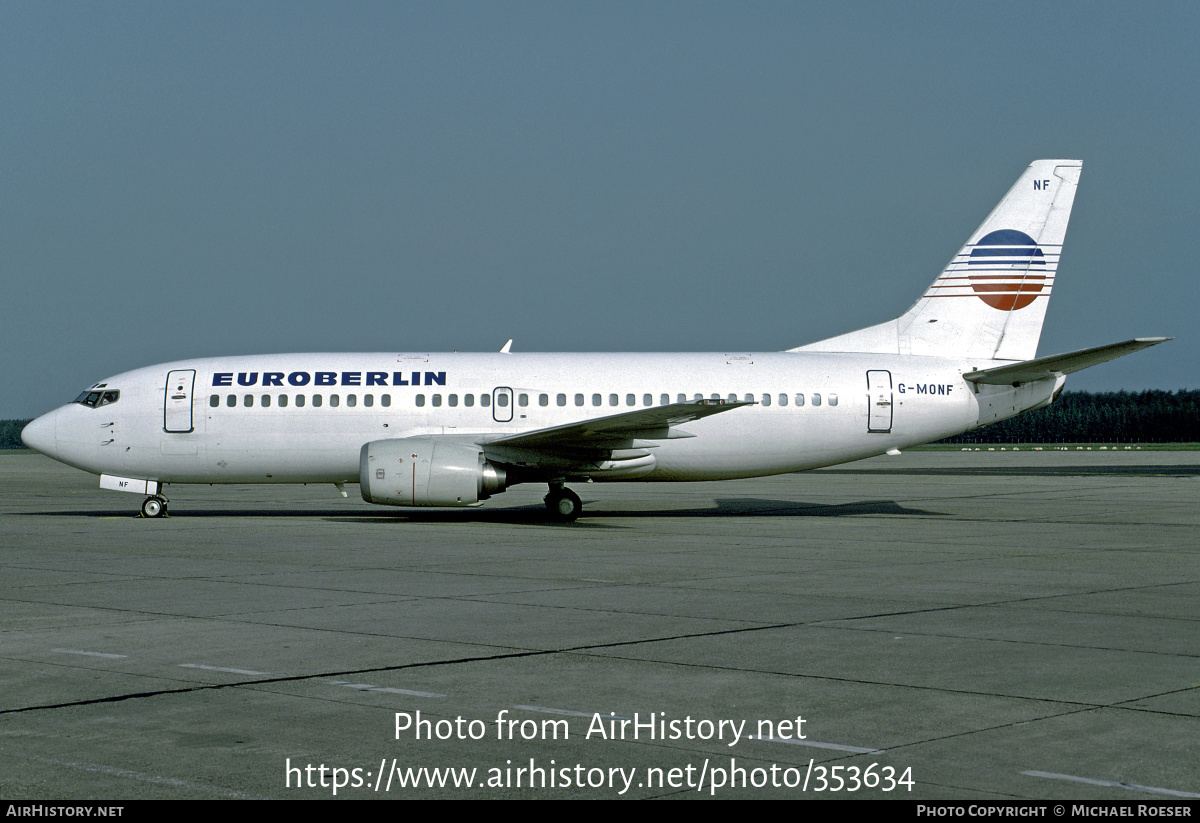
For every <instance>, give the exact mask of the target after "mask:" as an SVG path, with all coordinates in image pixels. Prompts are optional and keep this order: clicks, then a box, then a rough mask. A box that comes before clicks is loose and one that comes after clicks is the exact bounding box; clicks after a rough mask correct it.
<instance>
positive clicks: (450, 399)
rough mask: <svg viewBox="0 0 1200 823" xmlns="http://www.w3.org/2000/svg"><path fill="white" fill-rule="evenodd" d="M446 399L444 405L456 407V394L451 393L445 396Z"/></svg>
mask: <svg viewBox="0 0 1200 823" xmlns="http://www.w3.org/2000/svg"><path fill="white" fill-rule="evenodd" d="M446 401H447V402H446V405H448V406H454V407H457V406H458V395H457V394H452V395H450V396H449V397H447V398H446Z"/></svg>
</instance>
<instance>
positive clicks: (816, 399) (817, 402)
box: [813, 394, 821, 406]
mask: <svg viewBox="0 0 1200 823" xmlns="http://www.w3.org/2000/svg"><path fill="white" fill-rule="evenodd" d="M813 405H814V406H819V405H821V395H819V394H814V395H813Z"/></svg>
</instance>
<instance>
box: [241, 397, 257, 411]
mask: <svg viewBox="0 0 1200 823" xmlns="http://www.w3.org/2000/svg"><path fill="white" fill-rule="evenodd" d="M242 405H243V406H245V407H246V408H250V407H251V406H253V405H254V395H252V394H247V395H246V396H245V397H243V398H242Z"/></svg>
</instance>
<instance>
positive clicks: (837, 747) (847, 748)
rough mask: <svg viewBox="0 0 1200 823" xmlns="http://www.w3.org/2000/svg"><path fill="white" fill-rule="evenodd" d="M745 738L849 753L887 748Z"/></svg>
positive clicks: (749, 735)
mask: <svg viewBox="0 0 1200 823" xmlns="http://www.w3.org/2000/svg"><path fill="white" fill-rule="evenodd" d="M746 739H747V740H761V741H763V742H764V743H786V744H787V745H789V746H810V747H812V748H814V749H833V750H834V751H836V752H850V753H851V754H883V753H884V752H886V751H887V749H868V748H864V747H862V746H846V745H844V744H842V743H821V742H820V741H817V740H792V739H790V738H783V737H759V736H758V735H756V734H748V735H746Z"/></svg>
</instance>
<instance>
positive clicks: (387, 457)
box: [358, 437, 507, 506]
mask: <svg viewBox="0 0 1200 823" xmlns="http://www.w3.org/2000/svg"><path fill="white" fill-rule="evenodd" d="M358 475H359V485H360V488H361V489H362V496H363V500H366V501H367V502H368V503H386V504H389V505H392V506H470V505H472V504H474V503H478V502H479V501H480V500H486V499H487V498H489V497H491V496H492V495H493V494H498V493H499V492H502V491H504V489H505V488H506V485H507V484H506V482H505V479H506V478H505V474H504V469H501V468H498V467H496V466H493V465H492V464H491V463H489V462H488V461H487V460H485V459H484V456H483V451H482V450H481V449H480V448H479V447H478V446H473V445H470V444H466V443H454V442H447V441H444V440H441V439H440V438H434V437H404V438H399V439H396V440H374V441H372V442H370V443H367V444H365V445H364V446H363V447H362V450H361V451H360V452H359V455H358Z"/></svg>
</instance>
